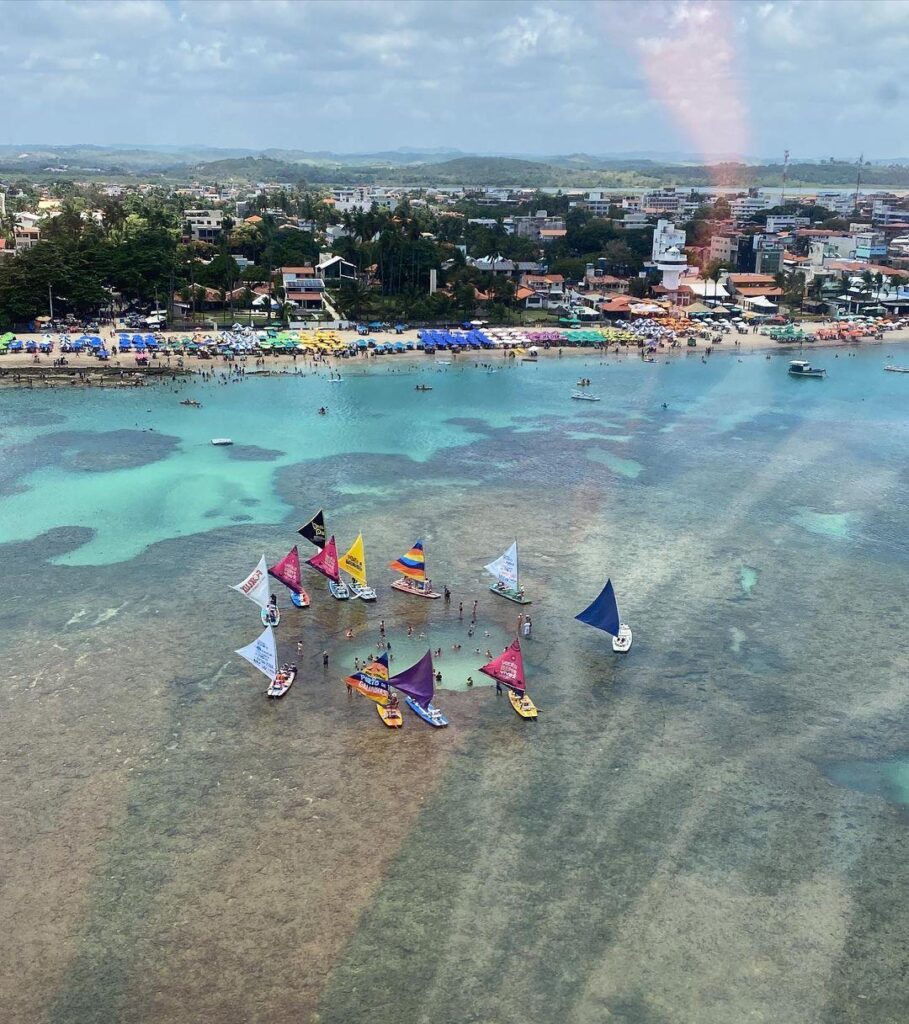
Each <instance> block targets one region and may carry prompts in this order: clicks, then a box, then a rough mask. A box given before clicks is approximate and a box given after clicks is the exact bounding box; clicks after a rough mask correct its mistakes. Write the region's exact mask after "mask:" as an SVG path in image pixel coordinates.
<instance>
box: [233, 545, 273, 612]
mask: <svg viewBox="0 0 909 1024" xmlns="http://www.w3.org/2000/svg"><path fill="white" fill-rule="evenodd" d="M231 590H239V591H240V593H241V594H245V595H246V596H247V597H248V598H249V599H250V601H252V602H253V603H254V604H257V605H258V606H259V607H260V608H267V607H268V599H269V597H270V596H271V595H270V591H271V588H270V587H269V585H268V566H267V565H266V564H265V555H263V556H262V557H261V558H260V559H259V564H258V565H257V566H256V567H255V569H253V571H252V572H251V573H250V574H249V575H248V576H247V577H246V579H245V580H243V582H242V583H237V584H236V585H235V586H232V587H231Z"/></svg>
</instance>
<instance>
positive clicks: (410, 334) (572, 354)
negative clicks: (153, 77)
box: [0, 323, 909, 388]
mask: <svg viewBox="0 0 909 1024" xmlns="http://www.w3.org/2000/svg"><path fill="white" fill-rule="evenodd" d="M812 326H813V328H814V330H815V331H817V330H819V329H820V330H824V329H829V328H830V327H831V324H828V323H823V324H816V325H812ZM337 334H338V337H339V338H340V339H341V340H346V339H347V337H348V332H343V331H341V332H337ZM111 336H112V337H113V338H116V336H117V335H116V332H112V335H111ZM302 336H303V338H304V340H305V337H306V335H305V332H304V333H303V335H302ZM17 337H18V338H19V339H20V340H21V341H22V342H23V343H26V342H29V341H34V342H35V343H37V342H39V341H41V340H42V338H43V337H44V335H41V334H20V335H17ZM157 337H159V338H160V339H161V342H162V344H168V343H177V342H178V341H179V340H181V339H182V338H185V337H186V335H185V333H181V332H163V333H162V334H159V335H157ZM718 337H719V338H720V339H721V340H720V341H719V342H718V343H711V342H709V341H705V340H704V339H699V340H698V344H697V346H696V347H688V346H687V344H686V343H685V342H684V341H681V342H680V343H679V344H678V345H677V346H676V347H671V346H670V345H668V344H662V345H660V347H659V348H658V349H657V350H656V354H657V355H659V356H660V357H664V356H665V357H671V358H676V357H680V358H691V357H693V356H696V355H700V356H706V355H708V354H709V355H711V356H713V355H720V354H730V353H731V354H738V355H739V356H741V355H744V354H750V355H753V354H757V353H769V352H783V353H789V354H792V353H797V354H799V355H801V354H802V353H805V352H809V351H813V350H819V349H824V350H826V349H847V350H850V351H855V350H857V349H860V348H861V349H867V348H872V347H874V346H884V347H887V346H890V345H893V344H900V343H905V342H907V341H909V329H901V330H893V331H888V332H886V333H884V335H883V337H882V338H881V339H878V338H873V337H865V338H861V339H858V340H849V341H847V340H835V339H830V338H818V339H817V340H815V341H811V342H807V341H806V342H804V343H799V342H795V343H790V342H783V343H781V342H778V341H774V340H773V339H771V338H770V336H769V334H768V333H767V332H766V331H759V332H757V333H752V332H750V331H749V333H747V334H738V333H735V332H732V333H726V334H722V335H719V336H718ZM354 339H356V335H351V343H353V341H354ZM417 340H418V338H417V332H416V331H415V330H411V331H406V332H404V333H403V334H400V335H399V334H396V333H394V332H381V331H380V332H374V333H371V334H370V335H369V341H370V342H372V343H374V344H394V342H396V341H397V342H404V343H413V344H416V342H417ZM108 343H109V344H110V343H111V342H110V341H109V342H108ZM708 346H709V347H710V349H711V351H710V353H707V348H708ZM536 347H537V352H536V353H535V355H536V358H538V359H542V360H546V359H560V358H562V359H583V360H585V361H589V360H592V359H596V358H600V357H604V356H606V357H610V358H624V359H640V358H641V356H642V350H641V349H639V348H637V347H634V346H631V345H611V346H609V347H608V349H597V348H593V347H590V346H586V347H582V346H570V345H561V346H560V345H558V344H556V343H552V344H551V346H550V347H549V348H546V347H544V346H543V345H537V346H536ZM58 349H59V346H56V347H55V350H54V352H53V353H51V354H50V355H44V354H39V355H38V356H37V358H36V356H35V355H32V354H29V353H27V352H24V351H23V352H16V353H9V352H8V353H6V354H5V355H2V356H0V387H4V386H25V387H38V388H41V387H66V386H108V387H111V386H113V387H116V386H126V387H129V386H136V385H137V384H141V383H144V382H145V380H146V378H152V379H154V378H159V379H162V380H163V379H167V378H168V376H169V375H170V376H174V377H185V376H187V375H191V374H200V373H209V372H212V373H221V372H223V371H224V369H225V366H226V360H225V359H223V358H221V357H219V358H214V359H208V360H202V359H198V358H196V357H194V356H190V355H187V356H184V357H179V356H174V355H169V356H168V355H163V354H156V355H155V356H153V357H151V358H150V359H149V362H148V365H147V366H142V365H137V363H136V358H135V355H134V354H126V353H124V354H121V355H118V356H112V357H111V359H110V360H108V361H106V362H101V361H99V360H98V359H97V357H96V356H94V355H92V354H90V353H89V352H87V351H86V352H79V353H76V352H70V353H66V354H65V359H66V366H65V367H55V366H54V365H53V363H54V360H55V359H58V358H59V356H60V353H59V351H58ZM368 351H371V350H368ZM521 356H524V357H526V351H525V352H523V353H519V354H518V356H517V357H513V356H512V353H511V351H510V350H508V349H504V348H496V349H482V350H471V351H466V352H458V353H451V352H444V353H443V352H437V353H435V354H434V355H430V354H424V353H423V352H422V351H419V350H416V349H414V350H410V351H406V352H396V353H387V354H384V355H381V356H372V355H369V356H367V355H364V354H358V355H355V356H351V357H350V358H341V357H340V356H339V355H337V354H331V353H328V352H326V353H320V354H319V355H318V356H317V357H315V358H314V357H313V356H312V355H307V354H298V355H297V356H296V357H294V356H293V355H289V354H285V353H278V352H269V353H267V354H264V355H263V357H262V358H263V363H262V365H260V366H253V364H252V361H254V360H253V357H251V356H249V355H238V356H237V357H235V358H233V359H231V360H230V362H231V363H232V364H236V365H238V366H242V367H243V368H244V369H245V371H246V372H250V371H253V372H256V373H282V374H287V373H307V372H313V371H317V372H318V371H322V370H325V371H328V370H331V371H336V370H343V371H344V372H345V373H354V374H361V373H369V372H375V371H381V372H386V371H388V370H389V369H397V370H400V369H404V368H407V369H420V368H425V367H427V366H431V365H432V364H433V363H434V362H435V361H436V360H439V359H444V360H451V361H452V363H453V364H457V365H471V364H474V363H491V364H493V365H496V364H500V363H505V362H507V361H508V360H510V359H512V358H520V357H521ZM251 360H252V361H251ZM181 364H182V365H181Z"/></svg>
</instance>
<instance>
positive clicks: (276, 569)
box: [268, 544, 303, 594]
mask: <svg viewBox="0 0 909 1024" xmlns="http://www.w3.org/2000/svg"><path fill="white" fill-rule="evenodd" d="M268 575H269V576H274V578H275V579H276V580H278V581H279V582H280V583H283V584H284V586H285V587H287V589H288V590H292V591H293V592H294V593H295V594H302V593H303V579H302V576H301V574H300V554H299V552H298V551H297V545H296V544H294V546H293V547H292V548H291V549H290V551H288V552H287V554H286V555H285V556H284V557H283V558H282V559H281V561H280V562H276V563H275V564H274V565H271V566H269V568H268Z"/></svg>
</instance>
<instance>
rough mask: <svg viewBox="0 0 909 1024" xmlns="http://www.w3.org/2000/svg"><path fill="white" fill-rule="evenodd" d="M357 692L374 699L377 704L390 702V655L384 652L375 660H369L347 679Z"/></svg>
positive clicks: (348, 683) (346, 681)
mask: <svg viewBox="0 0 909 1024" xmlns="http://www.w3.org/2000/svg"><path fill="white" fill-rule="evenodd" d="M344 682H345V683H347V685H348V686H352V687H353V688H354V689H355V690H356V691H357V693H362V694H363V696H364V697H368V698H369V699H370V700H374V701H375V702H376V703H377V704H383V705H384V704H386V703H387V702H388V655H387V654H383V655H381V656H380V657H378V658H376V660H375V661H368V662H367V663H366V664H365V665H364V666H363V668H362V669H361V670H360V671H359V672H354V674H353V675H352V676H348V677H347V678H346V679H345V680H344Z"/></svg>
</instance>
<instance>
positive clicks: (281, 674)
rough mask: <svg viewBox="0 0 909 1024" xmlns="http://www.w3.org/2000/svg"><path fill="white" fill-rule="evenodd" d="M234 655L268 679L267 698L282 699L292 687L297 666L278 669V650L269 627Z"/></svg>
mask: <svg viewBox="0 0 909 1024" xmlns="http://www.w3.org/2000/svg"><path fill="white" fill-rule="evenodd" d="M235 653H237V654H239V655H240V657H241V658H243V659H245V660H246V661H248V662H249V663H250V665H252V666H253V667H254V668H257V669H258V670H259V671H260V672H261V673H262V674H263V675H265V676H267V677H268V680H269V683H268V689H267V690H266V691H265V695H266V696H267V697H272V698H275V697H283V696H284V694H285V693H287V691H288V690H289V689H290V688H291V687H292V686H293V685H294V680H295V679H296V678H297V666H296V665H282V666H281V668H280V669H279V668H278V650H277V647H276V646H275V632H274V630H273V629H272V628H271V626H266V627H265V629H264V630H263V632H262V633H261V634H260V635H259V636H258V637H257V638H256V639H255V640H253V642H252V643H251V644H247V645H246V646H245V647H241V648H240V649H239V650H238V651H236V652H235Z"/></svg>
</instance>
